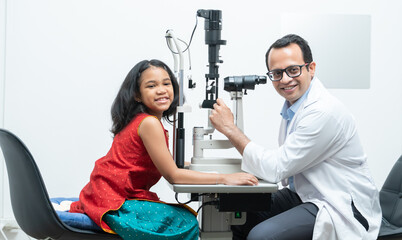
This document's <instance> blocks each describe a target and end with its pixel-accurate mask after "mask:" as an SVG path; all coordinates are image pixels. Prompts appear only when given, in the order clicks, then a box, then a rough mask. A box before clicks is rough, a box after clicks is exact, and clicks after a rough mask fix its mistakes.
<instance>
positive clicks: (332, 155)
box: [242, 78, 382, 240]
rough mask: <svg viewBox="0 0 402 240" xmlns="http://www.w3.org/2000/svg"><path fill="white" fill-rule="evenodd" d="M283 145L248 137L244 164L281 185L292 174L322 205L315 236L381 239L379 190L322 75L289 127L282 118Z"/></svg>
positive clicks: (305, 197)
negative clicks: (359, 216) (363, 222)
mask: <svg viewBox="0 0 402 240" xmlns="http://www.w3.org/2000/svg"><path fill="white" fill-rule="evenodd" d="M279 145H280V147H279V149H275V150H269V149H266V148H264V147H261V146H259V145H257V144H256V143H254V142H250V143H249V144H247V146H246V148H245V149H244V152H243V161H242V169H243V170H244V171H247V172H250V173H253V174H255V175H256V176H258V177H260V178H262V179H264V180H266V181H268V182H272V183H278V182H280V181H282V184H283V185H287V183H286V180H287V179H288V177H290V176H294V185H295V189H296V192H297V194H298V195H299V196H300V198H301V200H302V201H303V202H312V203H314V204H315V205H317V206H318V208H319V211H318V213H317V217H316V222H315V226H314V233H313V239H320V240H324V239H325V240H328V239H334V240H335V239H339V240H347V239H351V240H357V239H365V240H366V239H377V235H378V231H379V227H380V225H381V216H382V215H381V208H380V203H379V194H378V190H377V188H376V186H375V185H374V182H373V180H372V177H371V175H370V172H369V169H368V166H367V162H366V155H365V153H364V152H363V149H362V146H361V143H360V140H359V137H358V135H357V131H356V126H355V121H354V119H353V117H352V115H351V114H350V113H349V112H348V111H347V109H346V108H345V106H344V105H343V104H341V103H340V102H339V101H338V100H337V99H335V98H334V97H333V96H332V95H331V94H330V93H329V92H328V91H327V90H326V89H325V88H324V86H323V85H322V83H321V82H320V81H319V80H318V78H315V79H314V82H313V85H312V87H311V89H310V92H309V94H308V96H307V98H306V100H305V101H304V102H303V103H302V105H301V106H300V108H299V109H298V111H297V112H296V114H295V116H294V117H293V119H292V121H291V122H290V123H289V126H288V128H286V121H285V120H283V122H282V124H281V128H280V134H279ZM352 201H353V202H354V205H355V206H356V208H357V210H358V211H359V212H360V213H361V214H362V215H363V216H364V217H365V218H366V220H367V221H368V223H369V230H368V231H366V229H365V228H364V227H363V226H362V225H361V224H360V223H359V222H358V221H357V220H356V219H355V217H354V215H353V211H352V207H351V202H352Z"/></svg>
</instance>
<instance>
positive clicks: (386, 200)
mask: <svg viewBox="0 0 402 240" xmlns="http://www.w3.org/2000/svg"><path fill="white" fill-rule="evenodd" d="M380 203H381V209H382V215H383V217H384V218H385V219H386V220H387V221H388V222H389V223H391V224H392V225H394V226H397V227H402V156H400V157H399V159H398V161H396V163H395V164H394V166H393V167H392V169H391V172H390V173H389V175H388V177H387V179H386V180H385V183H384V185H383V186H382V188H381V191H380Z"/></svg>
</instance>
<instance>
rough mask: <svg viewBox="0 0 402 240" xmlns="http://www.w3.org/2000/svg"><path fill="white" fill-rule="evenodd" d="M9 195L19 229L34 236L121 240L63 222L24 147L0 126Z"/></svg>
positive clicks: (0, 144) (0, 141) (114, 236)
mask: <svg viewBox="0 0 402 240" xmlns="http://www.w3.org/2000/svg"><path fill="white" fill-rule="evenodd" d="M0 146H1V150H2V151H3V154H4V159H5V161H6V166H7V172H8V179H9V184H10V198H11V205H12V208H13V212H14V216H15V219H16V221H17V223H18V225H19V226H20V228H21V229H22V230H23V231H24V232H25V233H26V234H27V235H28V236H31V237H33V238H36V239H60V240H63V239H65V240H67V239H71V240H72V239H75V240H79V239H83V240H85V239H88V240H89V239H99V240H107V239H121V238H120V237H119V236H118V235H115V234H109V233H102V232H93V231H88V230H81V229H77V228H74V227H70V226H68V225H66V224H64V223H63V222H62V221H61V220H60V219H59V217H58V216H57V213H56V212H55V210H54V209H53V207H52V204H51V202H50V199H49V195H48V193H47V190H46V186H45V184H44V182H43V179H42V176H41V174H40V172H39V169H38V167H37V165H36V163H35V160H34V159H33V157H32V155H31V153H30V152H29V150H28V148H27V147H26V146H25V145H24V143H23V142H22V141H21V140H20V139H19V138H18V137H16V136H15V135H14V134H12V133H11V132H9V131H7V130H4V129H0Z"/></svg>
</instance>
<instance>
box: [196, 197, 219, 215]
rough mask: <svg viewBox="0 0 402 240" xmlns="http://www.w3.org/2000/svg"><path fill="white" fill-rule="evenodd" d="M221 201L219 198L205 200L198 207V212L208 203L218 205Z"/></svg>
mask: <svg viewBox="0 0 402 240" xmlns="http://www.w3.org/2000/svg"><path fill="white" fill-rule="evenodd" d="M218 203H219V201H218V200H214V201H209V202H204V203H203V204H201V206H200V207H199V208H198V210H197V213H198V212H199V211H200V210H201V209H202V208H203V207H205V206H208V205H218Z"/></svg>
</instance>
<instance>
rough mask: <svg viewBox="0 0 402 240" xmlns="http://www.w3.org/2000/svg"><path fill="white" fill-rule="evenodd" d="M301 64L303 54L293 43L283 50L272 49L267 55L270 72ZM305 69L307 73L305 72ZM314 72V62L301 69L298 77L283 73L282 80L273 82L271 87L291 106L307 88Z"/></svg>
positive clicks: (302, 62)
mask: <svg viewBox="0 0 402 240" xmlns="http://www.w3.org/2000/svg"><path fill="white" fill-rule="evenodd" d="M303 64H305V62H304V60H303V53H302V51H301V49H300V47H299V46H298V45H297V44H295V43H291V44H290V45H289V46H287V47H283V48H272V49H271V51H270V53H269V55H268V67H269V70H270V71H272V70H275V69H285V68H287V67H289V66H292V65H303ZM307 68H308V70H309V71H307ZM314 72H315V62H312V63H310V64H309V65H308V66H307V67H306V66H304V67H302V69H301V74H300V76H298V77H294V78H290V77H289V76H288V75H287V74H286V73H285V72H283V76H282V79H281V80H280V81H273V82H272V85H273V86H274V87H275V89H276V91H277V92H278V93H279V94H280V95H281V96H282V97H284V98H285V99H286V100H288V101H289V103H290V104H293V103H295V102H296V101H297V100H298V99H299V98H300V97H301V96H303V94H304V93H305V92H306V91H307V89H308V88H309V86H310V82H311V79H312V78H313V76H314Z"/></svg>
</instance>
